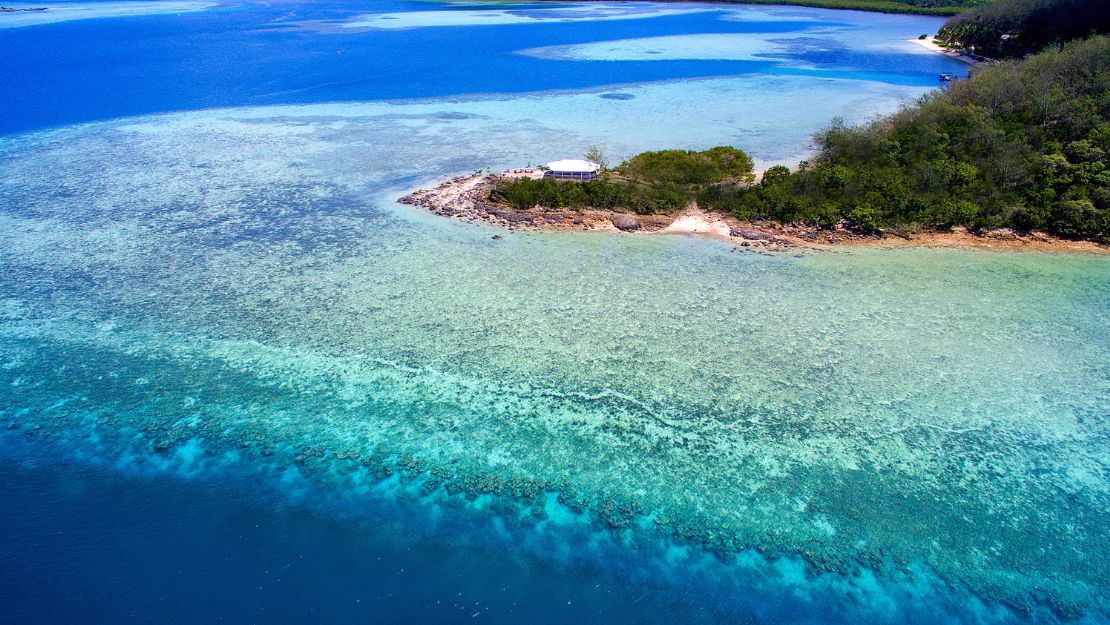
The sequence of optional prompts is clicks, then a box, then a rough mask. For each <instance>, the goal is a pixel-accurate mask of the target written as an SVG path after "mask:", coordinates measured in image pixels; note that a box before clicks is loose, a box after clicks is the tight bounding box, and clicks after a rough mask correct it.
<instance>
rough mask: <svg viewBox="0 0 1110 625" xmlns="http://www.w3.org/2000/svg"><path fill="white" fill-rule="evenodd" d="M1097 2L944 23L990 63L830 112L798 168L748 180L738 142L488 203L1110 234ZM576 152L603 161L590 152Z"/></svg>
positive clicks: (1108, 124) (1109, 68)
mask: <svg viewBox="0 0 1110 625" xmlns="http://www.w3.org/2000/svg"><path fill="white" fill-rule="evenodd" d="M798 4H806V3H805V2H802V3H798ZM812 4H815V5H821V4H824V3H822V2H816V3H812ZM829 4H830V5H831V4H834V3H829ZM849 4H851V3H849ZM889 4H902V3H898V2H893V0H892V1H891V2H889ZM1099 4H1100V3H1099V2H1098V1H1097V0H1003V1H1002V2H997V3H995V4H991V5H989V6H985V7H982V8H979V9H975V10H971V11H968V12H966V13H962V14H960V15H958V16H956V17H954V18H951V19H949V20H948V22H947V23H946V24H945V25H944V27H943V28H941V30H940V32H939V33H938V35H937V41H938V43H939V44H940V45H942V46H944V47H947V48H950V49H953V50H957V51H960V52H963V53H967V54H974V55H982V54H984V53H985V54H989V55H990V57H991V58H995V59H998V60H994V61H991V62H989V63H983V64H980V65H978V66H976V67H975V68H973V70H972V74H971V77H970V79H968V80H958V81H955V82H953V83H950V84H949V86H948V87H947V88H946V89H942V90H938V91H936V92H934V93H932V94H929V95H927V96H924V97H922V98H920V99H919V100H918V101H916V102H915V103H913V104H912V105H910V106H907V107H905V108H904V109H903V110H901V111H899V112H898V113H895V114H894V115H891V116H888V117H885V118H881V119H878V120H876V121H874V122H872V123H870V124H867V125H863V126H848V125H845V124H844V123H842V122H840V121H834V123H833V124H832V125H830V126H829V127H828V128H826V129H825V130H823V131H821V132H820V133H818V134H817V136H816V137H815V140H816V144H817V147H818V150H817V153H816V154H815V155H814V156H813V157H812V158H811V159H809V160H808V161H804V162H803V163H801V165H800V167H799V168H798V169H797V170H796V171H791V170H790V169H789V168H787V167H785V166H781V165H779V166H775V167H771V168H770V169H768V170H767V171H766V172H764V173H763V176H762V177H761V179H760V180H759V182H758V183H757V182H755V175H754V169H753V163H752V160H751V158H749V157H748V156H747V155H746V154H745V153H744V152H742V151H741V150H739V149H736V148H733V147H725V146H722V147H716V148H713V149H711V150H707V151H702V152H695V151H686V150H663V151H656V152H646V153H643V154H639V155H636V156H633V157H632V158H630V159H628V160H626V161H625V162H622V163H620V164H619V165H617V166H616V167H614V168H612V169H606V170H604V172H603V173H602V175H601V176H600V177H599V178H597V179H595V180H592V181H589V182H577V181H556V180H553V179H551V178H544V179H539V180H535V179H527V178H518V179H504V180H500V181H498V182H497V183H496V184H495V185H493V186H492V188H491V189H490V191H489V194H488V197H487V199H489V200H491V201H494V202H497V203H501V204H507V205H509V206H511V207H512V208H514V209H527V208H532V207H536V206H539V207H542V208H547V209H555V208H571V209H577V208H587V207H588V208H594V209H605V210H613V211H619V212H633V213H637V214H640V215H652V214H673V213H675V212H677V211H679V210H681V209H682V208H683V207H685V206H687V205H689V204H690V203H691V202H696V204H697V205H698V206H699V207H700V208H703V209H705V210H709V211H714V212H717V213H722V214H727V215H730V216H732V217H735V218H737V219H741V220H754V221H763V220H769V221H773V222H778V223H798V222H800V223H804V224H807V225H810V226H813V227H817V228H831V227H833V226H834V225H836V224H838V223H839V224H846V225H848V226H849V228H851V229H853V230H855V231H857V232H859V233H862V234H878V233H881V232H883V231H891V232H894V233H896V234H901V233H917V232H935V231H944V230H948V229H950V228H953V227H956V226H962V227H966V228H967V229H968V230H970V231H971V232H979V231H982V230H984V229H991V228H1011V229H1013V230H1015V231H1018V232H1031V231H1043V232H1047V233H1050V234H1052V235H1054V236H1057V237H1061V238H1065V239H1078V240H1088V241H1094V242H1097V243H1106V242H1107V240H1108V237H1110V157H1108V154H1110V38H1108V37H1106V36H1104V35H1101V33H1107V32H1110V12H1107V11H1105V10H1103V9H1104V8H1105V7H1102V8H1100V7H1099ZM906 6H913V7H917V6H918V5H913V4H907V5H906ZM1027 55H1028V56H1027ZM587 156H588V157H591V156H592V158H591V160H598V161H604V158H603V157H602V156H601V155H600V153H598V152H597V151H596V150H595V151H594V154H592V155H587Z"/></svg>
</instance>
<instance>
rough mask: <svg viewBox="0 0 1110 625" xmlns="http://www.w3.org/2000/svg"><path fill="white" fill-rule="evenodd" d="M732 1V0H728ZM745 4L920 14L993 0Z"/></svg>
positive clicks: (771, 0) (765, 0)
mask: <svg viewBox="0 0 1110 625" xmlns="http://www.w3.org/2000/svg"><path fill="white" fill-rule="evenodd" d="M727 1H732V0H727ZM739 1H740V2H742V3H743V4H792V5H795V6H804V7H815V8H818V9H853V10H857V11H876V12H879V13H915V14H918V15H955V14H957V13H959V12H960V11H963V10H965V9H968V8H971V7H978V6H983V5H986V4H988V3H989V2H990V1H991V0H739Z"/></svg>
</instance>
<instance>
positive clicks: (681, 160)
mask: <svg viewBox="0 0 1110 625" xmlns="http://www.w3.org/2000/svg"><path fill="white" fill-rule="evenodd" d="M590 155H592V156H593V157H594V158H593V159H591V160H596V158H597V156H598V155H600V151H598V150H597V148H596V147H591V148H590ZM753 167H754V165H753V163H752V159H751V157H749V156H748V155H747V154H745V153H744V152H742V151H740V150H737V149H736V148H731V147H724V146H719V147H715V148H712V149H709V150H705V151H702V152H690V151H684V150H663V151H660V152H644V153H643V154H638V155H636V156H634V157H633V158H631V159H629V160H627V161H625V162H624V163H621V164H620V165H619V166H617V168H616V169H615V170H613V171H607V172H606V173H605V174H604V175H602V176H601V177H600V178H598V179H597V180H592V181H590V182H559V181H556V180H554V179H551V178H544V179H542V180H528V179H516V180H502V181H501V182H500V183H498V185H497V187H496V188H495V189H494V190H493V192H492V194H491V195H492V199H494V200H497V201H503V202H505V203H507V204H509V205H510V206H512V207H514V208H516V209H520V210H524V209H529V208H532V207H534V206H542V207H544V208H584V207H592V208H604V209H611V210H629V211H634V212H637V213H640V214H650V213H669V212H673V211H676V210H679V209H681V208H682V207H684V206H686V205H687V204H689V203H690V202H691V201H693V200H695V199H696V198H697V197H698V195H699V193H701V192H703V191H704V190H705V189H706V188H708V187H709V186H711V185H717V184H731V185H736V184H750V183H751V182H752V180H754V175H753V173H752V171H753Z"/></svg>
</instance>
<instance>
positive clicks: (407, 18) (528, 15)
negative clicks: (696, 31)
mask: <svg viewBox="0 0 1110 625" xmlns="http://www.w3.org/2000/svg"><path fill="white" fill-rule="evenodd" d="M713 10H716V9H714V8H713V7H708V6H701V5H694V6H690V7H683V8H662V7H660V6H659V5H657V4H656V5H647V4H640V3H629V4H601V3H599V4H567V5H559V6H556V7H544V8H540V9H473V10H460V11H442V10H439V11H402V12H396V13H367V14H364V15H359V16H356V17H354V18H351V19H350V20H348V21H346V22H344V23H343V24H342V27H343V28H354V29H359V28H370V29H378V30H400V29H405V28H428V27H436V26H504V25H510V24H534V23H537V22H579V21H589V22H596V21H606V20H629V19H643V18H652V17H667V16H673V15H685V14H689V13H704V12H706V11H713Z"/></svg>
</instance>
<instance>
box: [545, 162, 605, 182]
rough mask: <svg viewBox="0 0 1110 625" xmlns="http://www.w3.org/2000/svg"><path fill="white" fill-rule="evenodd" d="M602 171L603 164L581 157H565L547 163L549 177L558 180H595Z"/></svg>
mask: <svg viewBox="0 0 1110 625" xmlns="http://www.w3.org/2000/svg"><path fill="white" fill-rule="evenodd" d="M600 171H601V165H598V164H597V163H594V162H591V161H583V160H579V159H572V158H571V159H564V160H561V161H555V162H553V163H548V164H547V172H546V173H545V174H544V175H545V176H547V177H551V178H554V179H556V180H593V179H594V178H597V174H598V172H600Z"/></svg>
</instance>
